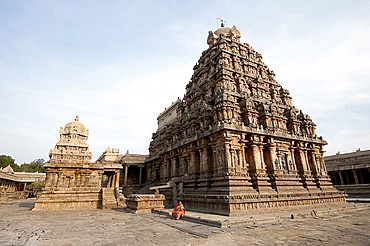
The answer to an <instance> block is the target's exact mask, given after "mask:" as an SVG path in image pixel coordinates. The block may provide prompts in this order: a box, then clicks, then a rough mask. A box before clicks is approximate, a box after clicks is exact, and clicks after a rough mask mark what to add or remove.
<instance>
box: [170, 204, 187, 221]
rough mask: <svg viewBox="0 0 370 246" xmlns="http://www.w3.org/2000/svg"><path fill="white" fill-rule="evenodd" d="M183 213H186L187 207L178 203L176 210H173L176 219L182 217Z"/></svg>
mask: <svg viewBox="0 0 370 246" xmlns="http://www.w3.org/2000/svg"><path fill="white" fill-rule="evenodd" d="M183 215H185V208H184V205H182V204H177V205H176V208H175V210H173V212H172V217H173V218H174V219H175V220H178V219H180V218H181V217H182V216H183Z"/></svg>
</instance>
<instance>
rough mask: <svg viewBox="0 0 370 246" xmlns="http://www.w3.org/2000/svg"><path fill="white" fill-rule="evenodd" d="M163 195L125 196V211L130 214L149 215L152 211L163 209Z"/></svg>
mask: <svg viewBox="0 0 370 246" xmlns="http://www.w3.org/2000/svg"><path fill="white" fill-rule="evenodd" d="M165 199H166V198H165V196H164V195H160V194H156V195H140V194H131V195H128V196H127V199H126V205H127V209H128V210H129V211H130V212H132V213H151V211H152V209H163V208H164V206H163V201H164V200H165Z"/></svg>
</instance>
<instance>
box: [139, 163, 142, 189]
mask: <svg viewBox="0 0 370 246" xmlns="http://www.w3.org/2000/svg"><path fill="white" fill-rule="evenodd" d="M142 175H143V167H141V166H140V172H139V184H140V185H141V182H142V178H141V177H142Z"/></svg>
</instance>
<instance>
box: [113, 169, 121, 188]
mask: <svg viewBox="0 0 370 246" xmlns="http://www.w3.org/2000/svg"><path fill="white" fill-rule="evenodd" d="M119 174H120V172H119V170H117V171H116V175H115V176H116V184H115V186H114V187H119Z"/></svg>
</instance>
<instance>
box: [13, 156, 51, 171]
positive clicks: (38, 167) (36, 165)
mask: <svg viewBox="0 0 370 246" xmlns="http://www.w3.org/2000/svg"><path fill="white" fill-rule="evenodd" d="M44 164H45V160H44V159H43V158H39V159H35V160H33V161H31V163H30V164H27V163H23V164H22V165H21V166H20V167H19V170H18V171H20V172H23V171H25V172H29V173H34V172H39V173H44V172H45V168H44Z"/></svg>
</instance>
